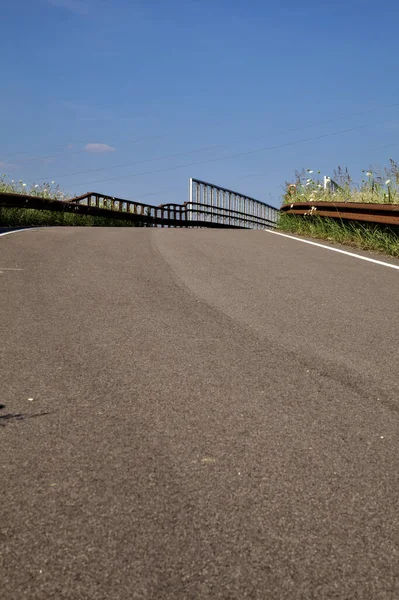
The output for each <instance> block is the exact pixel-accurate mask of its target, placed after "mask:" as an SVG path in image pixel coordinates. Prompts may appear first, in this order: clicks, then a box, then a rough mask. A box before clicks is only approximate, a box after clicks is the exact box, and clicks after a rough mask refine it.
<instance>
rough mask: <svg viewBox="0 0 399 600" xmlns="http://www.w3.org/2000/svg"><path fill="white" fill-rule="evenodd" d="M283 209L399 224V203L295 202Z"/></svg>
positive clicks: (305, 214)
mask: <svg viewBox="0 0 399 600" xmlns="http://www.w3.org/2000/svg"><path fill="white" fill-rule="evenodd" d="M281 211H282V212H284V213H286V214H289V215H302V216H308V215H319V216H320V217H329V218H331V219H342V220H346V221H366V222H368V223H378V224H382V225H393V226H398V225H399V204H368V203H363V202H294V203H292V204H285V205H283V206H282V207H281Z"/></svg>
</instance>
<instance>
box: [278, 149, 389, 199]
mask: <svg viewBox="0 0 399 600" xmlns="http://www.w3.org/2000/svg"><path fill="white" fill-rule="evenodd" d="M326 183H327V187H326V188H324V177H323V176H321V174H320V171H313V170H312V169H302V171H296V172H295V177H294V181H291V182H286V186H285V188H286V192H285V194H284V198H283V204H291V203H293V202H367V203H378V204H399V163H398V162H397V161H395V160H393V159H392V158H391V159H390V160H389V165H388V166H387V167H373V166H370V167H369V169H364V170H363V171H362V175H361V179H360V180H359V181H355V180H354V179H353V178H352V176H351V174H350V173H349V171H348V169H347V168H342V167H338V168H337V169H335V170H334V172H333V175H332V177H327V182H326Z"/></svg>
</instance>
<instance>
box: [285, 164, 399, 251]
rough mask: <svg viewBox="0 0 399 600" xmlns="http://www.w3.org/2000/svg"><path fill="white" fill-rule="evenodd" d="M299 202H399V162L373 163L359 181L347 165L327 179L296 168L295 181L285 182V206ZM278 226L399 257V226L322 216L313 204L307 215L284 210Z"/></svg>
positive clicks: (298, 233)
mask: <svg viewBox="0 0 399 600" xmlns="http://www.w3.org/2000/svg"><path fill="white" fill-rule="evenodd" d="M325 183H326V185H325ZM298 202H306V203H311V202H343V203H347V202H362V203H373V204H399V163H398V162H396V161H394V160H393V159H390V161H389V166H388V167H383V168H382V167H372V166H371V167H370V168H369V169H367V170H364V171H362V177H361V180H360V181H358V182H356V181H354V180H353V179H352V177H351V175H350V173H349V171H348V169H347V168H345V169H344V168H341V167H338V168H337V169H336V170H335V171H334V173H333V175H332V177H327V178H326V182H324V177H322V176H321V175H320V171H317V172H316V173H315V172H314V171H313V170H312V169H306V170H305V169H303V170H302V171H296V173H295V179H294V183H291V182H290V183H288V182H287V183H286V192H285V194H284V197H283V205H285V204H295V203H298ZM278 228H279V229H280V230H281V231H286V232H288V233H293V234H297V235H303V236H307V237H312V238H318V239H323V240H327V241H329V242H335V243H340V244H345V245H349V246H353V247H357V248H361V249H363V250H369V251H373V252H383V253H384V254H388V255H391V256H395V257H399V227H396V226H390V227H388V226H383V225H377V224H373V223H361V222H355V221H344V220H342V219H336V218H327V217H320V216H319V215H318V214H317V210H316V207H311V209H310V210H309V212H308V213H307V214H306V215H304V216H302V215H290V214H286V213H281V215H280V218H279V224H278Z"/></svg>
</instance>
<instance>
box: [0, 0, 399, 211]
mask: <svg viewBox="0 0 399 600" xmlns="http://www.w3.org/2000/svg"><path fill="white" fill-rule="evenodd" d="M0 8H1V15H2V18H1V23H2V27H1V30H2V35H1V38H0V49H1V57H2V61H1V67H2V86H1V91H2V93H1V94H0V165H1V166H0V171H2V172H4V173H7V174H8V175H9V176H10V177H11V178H13V179H22V180H23V181H25V182H28V183H30V182H33V181H35V182H41V181H44V180H46V181H48V180H55V181H56V182H57V183H58V184H59V185H60V186H61V187H62V188H63V189H64V190H66V191H67V192H69V193H72V194H80V193H84V192H86V191H89V190H91V191H99V192H102V193H108V194H112V195H114V196H119V197H125V198H136V199H142V200H143V201H144V202H148V203H150V204H160V203H162V202H183V201H185V200H186V199H187V184H188V179H189V177H190V176H191V177H196V178H198V179H204V180H206V181H210V182H213V183H215V184H218V185H221V186H225V187H228V188H231V189H235V190H237V191H240V192H242V193H245V194H247V195H249V196H253V197H255V198H258V199H260V200H263V201H265V202H271V203H272V204H275V205H278V204H279V203H280V197H281V193H282V188H281V186H282V185H283V184H284V182H285V181H287V180H290V179H292V176H293V173H294V171H295V169H301V168H302V167H304V168H311V169H313V170H318V169H320V170H321V171H322V173H324V174H331V173H332V170H333V169H334V167H336V166H337V165H338V164H339V165H341V166H348V167H349V169H350V171H351V172H352V173H353V176H354V179H355V180H356V179H357V178H358V179H360V177H361V169H362V168H368V166H369V165H370V164H385V163H386V162H387V161H388V158H390V157H393V158H399V139H398V137H399V83H398V82H399V51H398V50H399V42H398V34H397V23H398V17H399V5H398V3H397V2H394V1H393V0H389V1H381V2H379V3H376V2H371V1H369V0H365V1H360V0H346V1H343V0H334V1H323V2H321V1H315V0H311V1H308V2H297V1H294V0H286V1H285V2H267V1H266V0H263V1H262V0H247V1H244V0H229V1H228V0H186V1H184V0H168V1H166V0H163V1H162V0H156V1H155V0H146V1H144V0H143V1H140V2H137V1H136V0H12V1H11V0H0ZM395 104H397V106H392V105H395ZM330 134H331V135H330ZM322 136H324V137H322ZM173 155H179V156H173Z"/></svg>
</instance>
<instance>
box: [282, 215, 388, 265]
mask: <svg viewBox="0 0 399 600" xmlns="http://www.w3.org/2000/svg"><path fill="white" fill-rule="evenodd" d="M278 229H279V230H280V231H285V232H288V233H294V234H297V235H303V236H307V237H312V238H318V239H322V240H327V241H329V242H335V243H339V244H345V245H349V246H354V247H356V248H361V249H362V250H369V251H372V252H383V253H384V254H388V255H390V256H395V257H399V227H390V228H387V227H385V226H379V225H375V224H368V223H367V224H364V225H363V224H361V223H358V222H354V221H352V222H350V221H348V222H345V221H342V220H340V219H331V218H324V217H320V216H318V215H316V216H308V217H302V216H297V215H288V214H285V213H281V215H280V218H279V223H278Z"/></svg>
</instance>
